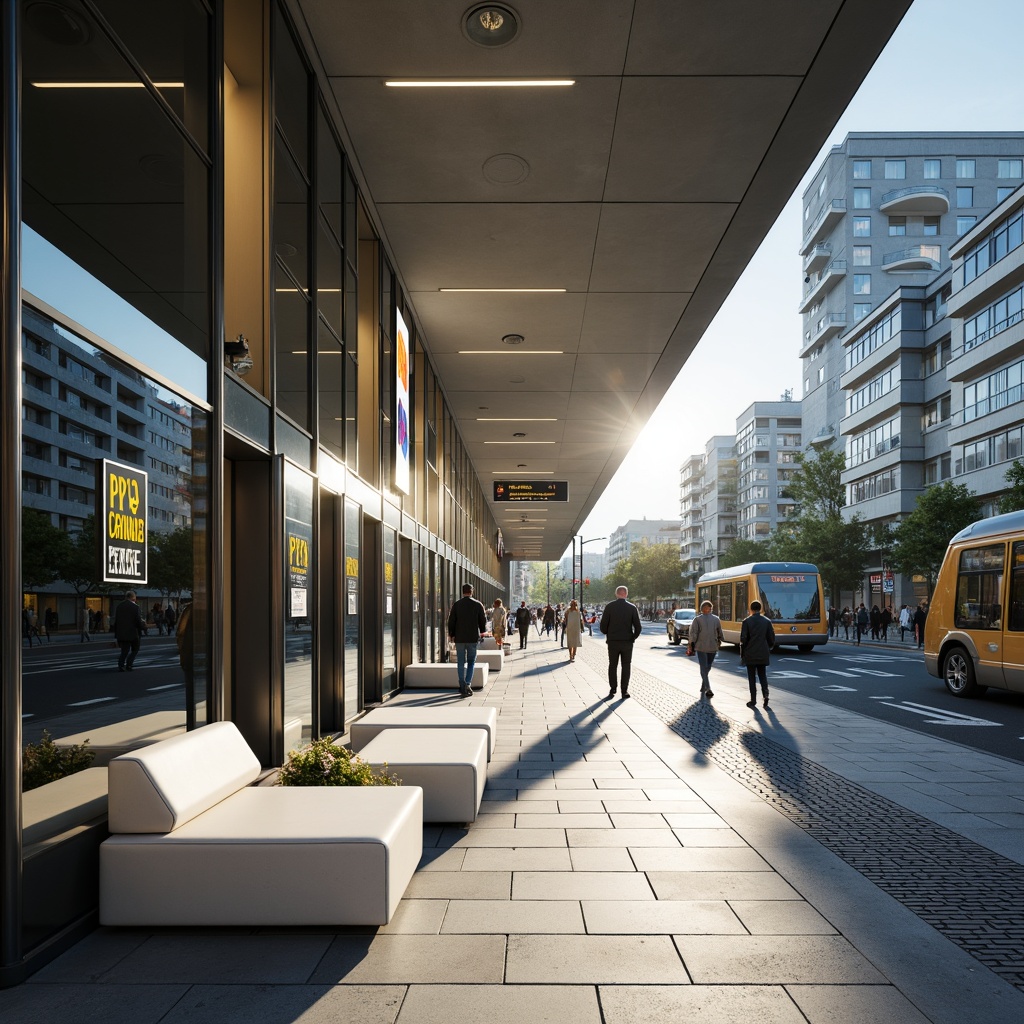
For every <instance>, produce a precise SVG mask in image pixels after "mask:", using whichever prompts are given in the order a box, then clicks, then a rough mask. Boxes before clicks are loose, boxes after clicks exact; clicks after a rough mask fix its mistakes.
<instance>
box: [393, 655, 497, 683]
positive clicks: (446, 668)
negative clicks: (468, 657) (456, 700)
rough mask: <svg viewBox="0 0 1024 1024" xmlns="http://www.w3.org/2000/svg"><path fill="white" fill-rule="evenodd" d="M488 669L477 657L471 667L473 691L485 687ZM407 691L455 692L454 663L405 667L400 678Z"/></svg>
mask: <svg viewBox="0 0 1024 1024" xmlns="http://www.w3.org/2000/svg"><path fill="white" fill-rule="evenodd" d="M487 671H488V667H487V665H485V664H484V663H483V662H481V661H480V656H479V655H477V662H476V665H475V666H474V667H473V682H472V683H471V684H470V686H471V688H472V689H474V690H482V689H483V688H484V687H485V686H486V685H487ZM402 678H403V682H404V684H405V688H406V689H407V690H449V689H450V690H457V689H458V688H459V667H458V665H456V664H455V662H454V661H450V662H449V661H445V662H435V663H434V664H431V665H428V664H418V665H406V666H405V674H404V676H403V677H402Z"/></svg>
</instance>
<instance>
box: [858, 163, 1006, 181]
mask: <svg viewBox="0 0 1024 1024" xmlns="http://www.w3.org/2000/svg"><path fill="white" fill-rule="evenodd" d="M853 176H854V177H855V178H859V179H862V180H863V179H867V178H870V177H871V161H870V160H854V161H853ZM1000 177H1002V175H1000Z"/></svg>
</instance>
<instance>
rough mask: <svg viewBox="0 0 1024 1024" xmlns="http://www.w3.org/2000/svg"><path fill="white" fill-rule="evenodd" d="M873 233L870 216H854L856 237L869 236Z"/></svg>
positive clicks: (854, 233)
mask: <svg viewBox="0 0 1024 1024" xmlns="http://www.w3.org/2000/svg"><path fill="white" fill-rule="evenodd" d="M870 234H871V218H870V217H854V218H853V235H854V237H855V238H867V237H868V235H870Z"/></svg>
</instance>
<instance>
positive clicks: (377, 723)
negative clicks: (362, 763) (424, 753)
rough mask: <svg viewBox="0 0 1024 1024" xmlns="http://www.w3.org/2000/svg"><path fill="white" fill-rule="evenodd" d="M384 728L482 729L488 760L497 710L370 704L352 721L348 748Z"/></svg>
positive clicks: (358, 747)
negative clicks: (368, 707)
mask: <svg viewBox="0 0 1024 1024" xmlns="http://www.w3.org/2000/svg"><path fill="white" fill-rule="evenodd" d="M384 729H389V730H390V729H483V730H484V731H485V732H486V733H487V758H488V760H490V758H491V756H492V755H493V754H494V744H495V742H496V740H497V737H498V711H497V709H496V708H484V707H466V706H465V705H458V704H456V705H451V704H435V705H428V706H426V707H423V706H418V707H410V706H409V705H407V704H399V705H397V706H395V705H390V706H386V707H382V708H374V709H373V711H368V712H367V713H366V714H365V715H363V717H362V718H360V719H358V721H355V722H353V723H352V725H351V727H350V729H349V741H350V743H351V746H352V749H353V750H355V751H361V750H362V749H363V747H365V746H366V744H367V743H369V742H370V740H372V739H373V738H374V736H376V735H377V734H378V733H380V732H382V731H383V730H384Z"/></svg>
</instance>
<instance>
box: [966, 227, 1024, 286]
mask: <svg viewBox="0 0 1024 1024" xmlns="http://www.w3.org/2000/svg"><path fill="white" fill-rule="evenodd" d="M1022 223H1024V214H1022V212H1021V211H1020V210H1015V211H1014V212H1013V213H1012V214H1010V216H1009V217H1007V218H1006V219H1005V220H1001V221H1000V222H999V223H998V224H997V225H996V226H995V227H994V228H993V229H992V230H991V231H990V232H989V233H988V234H987V235H986V236H985V237H984V238H983V239H982V240H981V241H980V242H978V243H977V244H976V245H975V246H974V248H973V249H971V250H970V251H969V252H968V253H967V255H966V256H965V257H964V284H969V283H970V282H971V281H973V280H974V279H975V278H976V277H977V276H978V275H979V274H980V273H982V272H983V271H985V270H987V269H988V268H989V267H990V266H991V265H992V264H993V263H998V262H999V260H1001V259H1002V258H1003V257H1004V256H1005V255H1006V254H1007V253H1010V252H1013V251H1014V250H1015V249H1017V248H1019V246H1020V245H1021V241H1022V238H1024V231H1022ZM959 225H960V218H959V217H958V218H957V227H958V229H959ZM964 230H967V229H966V228H965V229H964Z"/></svg>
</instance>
